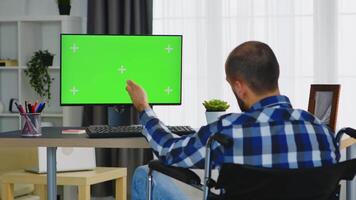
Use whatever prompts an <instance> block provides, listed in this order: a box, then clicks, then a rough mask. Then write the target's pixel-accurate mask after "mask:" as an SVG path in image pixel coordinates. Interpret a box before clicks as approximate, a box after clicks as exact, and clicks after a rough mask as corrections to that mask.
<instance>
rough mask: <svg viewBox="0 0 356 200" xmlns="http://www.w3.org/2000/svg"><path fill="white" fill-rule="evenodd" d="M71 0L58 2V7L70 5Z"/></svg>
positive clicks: (58, 0) (59, 0)
mask: <svg viewBox="0 0 356 200" xmlns="http://www.w3.org/2000/svg"><path fill="white" fill-rule="evenodd" d="M70 3H71V0H57V4H58V5H70Z"/></svg>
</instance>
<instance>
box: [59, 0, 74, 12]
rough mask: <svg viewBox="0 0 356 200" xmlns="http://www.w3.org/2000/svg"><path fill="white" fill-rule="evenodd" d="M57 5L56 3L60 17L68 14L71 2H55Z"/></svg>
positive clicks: (60, 0)
mask: <svg viewBox="0 0 356 200" xmlns="http://www.w3.org/2000/svg"><path fill="white" fill-rule="evenodd" d="M57 3H58V10H59V14H60V15H69V14H70V8H71V6H70V3H71V0H57Z"/></svg>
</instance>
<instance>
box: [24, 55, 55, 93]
mask: <svg viewBox="0 0 356 200" xmlns="http://www.w3.org/2000/svg"><path fill="white" fill-rule="evenodd" d="M53 56H54V54H51V53H50V52H48V50H45V51H42V50H39V51H36V52H35V53H34V55H33V56H32V57H31V59H30V60H29V61H28V62H27V67H28V68H27V69H25V71H24V72H25V74H26V76H28V77H29V78H30V85H31V86H32V88H33V89H34V90H35V91H36V92H37V94H39V95H40V96H41V97H47V99H48V100H49V99H51V83H52V80H53V79H52V78H51V76H50V75H49V72H48V66H49V65H50V64H49V63H48V59H50V58H52V59H53Z"/></svg>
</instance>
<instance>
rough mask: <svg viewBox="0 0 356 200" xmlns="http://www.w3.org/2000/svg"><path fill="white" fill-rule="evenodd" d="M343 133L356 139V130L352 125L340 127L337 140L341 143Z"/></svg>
mask: <svg viewBox="0 0 356 200" xmlns="http://www.w3.org/2000/svg"><path fill="white" fill-rule="evenodd" d="M343 134H346V135H349V136H350V137H352V138H355V139H356V130H355V129H353V128H350V127H345V128H342V129H340V130H339V131H338V132H337V134H336V142H337V143H340V140H341V137H342V135H343Z"/></svg>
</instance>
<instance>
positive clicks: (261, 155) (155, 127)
mask: <svg viewBox="0 0 356 200" xmlns="http://www.w3.org/2000/svg"><path fill="white" fill-rule="evenodd" d="M140 122H141V123H142V124H143V125H144V127H145V128H144V131H143V134H144V135H145V137H146V139H147V140H148V142H149V143H150V146H151V147H152V148H153V151H154V153H155V154H156V155H157V156H158V157H159V159H160V160H161V161H162V162H164V163H165V164H167V165H172V166H179V167H187V168H188V167H193V168H203V167H204V158H205V145H206V143H207V140H208V138H209V136H211V135H213V134H215V133H222V134H225V135H228V136H230V137H231V138H233V141H234V145H233V147H231V148H228V149H223V148H222V146H220V145H219V144H217V143H216V144H214V145H213V151H212V152H213V166H214V167H219V166H221V165H222V164H223V163H239V164H247V165H253V166H261V167H273V168H308V167H317V166H325V165H331V164H334V163H336V162H337V161H338V159H339V150H338V147H337V145H336V143H335V139H334V134H333V132H332V131H331V130H330V129H329V128H328V127H327V126H326V125H324V124H323V123H322V122H321V121H320V120H319V119H317V118H316V117H314V116H313V115H312V114H310V113H308V112H306V111H303V110H298V109H293V108H292V106H291V104H290V101H289V99H288V97H286V96H272V97H268V98H265V99H263V100H261V101H260V102H258V103H256V104H254V105H253V106H252V107H251V108H250V109H249V110H248V111H247V112H243V113H240V114H237V113H231V114H227V115H224V116H222V117H220V119H219V120H218V121H216V122H214V123H211V124H208V125H206V126H203V127H201V128H200V130H199V131H198V132H197V133H195V134H191V135H187V136H183V137H177V136H176V135H174V134H172V133H171V132H170V131H169V130H168V129H167V127H166V126H165V125H164V124H163V123H162V122H161V121H160V120H159V119H158V118H157V117H156V115H155V113H154V112H153V110H152V109H146V110H145V111H143V112H142V113H141V114H140Z"/></svg>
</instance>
